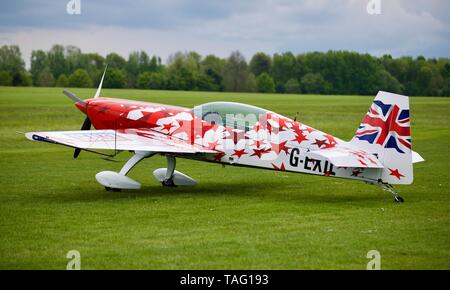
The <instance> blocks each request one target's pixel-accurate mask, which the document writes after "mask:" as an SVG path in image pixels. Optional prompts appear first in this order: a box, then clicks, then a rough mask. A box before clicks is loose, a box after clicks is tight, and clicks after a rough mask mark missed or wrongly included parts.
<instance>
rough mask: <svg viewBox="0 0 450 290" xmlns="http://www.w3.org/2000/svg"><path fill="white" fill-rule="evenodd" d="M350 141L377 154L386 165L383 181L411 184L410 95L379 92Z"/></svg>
mask: <svg viewBox="0 0 450 290" xmlns="http://www.w3.org/2000/svg"><path fill="white" fill-rule="evenodd" d="M350 143H352V144H353V145H355V146H357V147H359V148H361V149H363V150H365V151H367V152H369V153H372V154H374V155H375V156H377V157H378V160H380V162H381V163H382V164H383V165H384V168H383V169H382V170H381V171H380V179H381V180H382V181H383V182H386V183H389V184H411V183H412V182H413V151H412V149H411V147H412V142H411V129H410V120H409V98H408V97H406V96H401V95H396V94H392V93H387V92H381V91H380V92H378V94H377V96H376V97H375V99H374V101H373V103H372V105H371V106H370V108H369V111H368V112H367V114H366V116H365V117H364V119H363V120H362V122H361V125H359V127H358V129H357V130H356V133H355V135H354V136H353V139H352V140H351V141H350ZM414 154H417V153H415V152H414ZM417 155H418V154H417ZM418 156H419V157H420V155H418Z"/></svg>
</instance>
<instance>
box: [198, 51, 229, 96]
mask: <svg viewBox="0 0 450 290" xmlns="http://www.w3.org/2000/svg"><path fill="white" fill-rule="evenodd" d="M224 66H225V61H224V60H223V59H220V58H218V57H217V56H215V55H211V54H210V55H207V56H206V57H205V59H203V60H202V62H201V69H202V71H203V74H205V78H208V79H209V81H212V84H211V83H210V84H209V85H210V89H209V90H211V91H222V90H223V75H222V72H223V68H224Z"/></svg>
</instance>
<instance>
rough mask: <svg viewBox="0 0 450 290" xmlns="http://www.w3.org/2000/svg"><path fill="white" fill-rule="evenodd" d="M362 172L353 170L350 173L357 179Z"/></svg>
mask: <svg viewBox="0 0 450 290" xmlns="http://www.w3.org/2000/svg"><path fill="white" fill-rule="evenodd" d="M362 172H363V171H362V170H361V169H359V168H357V169H355V170H353V172H352V176H355V177H358V175H360V174H361V173H362Z"/></svg>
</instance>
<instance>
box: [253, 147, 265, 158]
mask: <svg viewBox="0 0 450 290" xmlns="http://www.w3.org/2000/svg"><path fill="white" fill-rule="evenodd" d="M267 152H270V149H253V154H252V155H250V156H257V157H258V158H261V155H262V154H264V153H267Z"/></svg>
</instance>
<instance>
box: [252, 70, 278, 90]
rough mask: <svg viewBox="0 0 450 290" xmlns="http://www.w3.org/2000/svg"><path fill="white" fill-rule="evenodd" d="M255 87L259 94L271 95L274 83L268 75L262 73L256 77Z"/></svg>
mask: <svg viewBox="0 0 450 290" xmlns="http://www.w3.org/2000/svg"><path fill="white" fill-rule="evenodd" d="M256 86H257V88H258V92H260V93H273V92H275V83H274V82H273V79H272V77H271V76H269V74H268V73H266V72H263V73H262V74H260V75H259V76H257V77H256Z"/></svg>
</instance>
